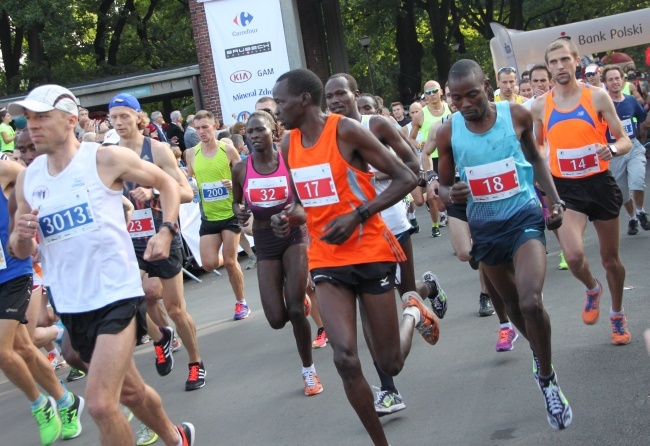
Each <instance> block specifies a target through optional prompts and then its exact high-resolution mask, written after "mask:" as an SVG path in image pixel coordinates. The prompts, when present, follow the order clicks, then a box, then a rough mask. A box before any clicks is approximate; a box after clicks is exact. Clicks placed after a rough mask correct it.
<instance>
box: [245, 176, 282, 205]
mask: <svg viewBox="0 0 650 446" xmlns="http://www.w3.org/2000/svg"><path fill="white" fill-rule="evenodd" d="M288 196H289V187H288V185H287V178H286V177H284V176H281V177H268V178H252V179H250V180H248V200H249V201H250V202H251V204H253V205H255V206H258V207H261V208H270V207H273V206H277V205H279V204H283V203H286V201H287V197H288Z"/></svg>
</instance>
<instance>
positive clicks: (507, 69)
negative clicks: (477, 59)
mask: <svg viewBox="0 0 650 446" xmlns="http://www.w3.org/2000/svg"><path fill="white" fill-rule="evenodd" d="M516 72H517V69H516V68H514V67H503V68H499V72H498V74H501V73H516Z"/></svg>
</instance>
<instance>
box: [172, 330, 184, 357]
mask: <svg viewBox="0 0 650 446" xmlns="http://www.w3.org/2000/svg"><path fill="white" fill-rule="evenodd" d="M181 348H183V341H181V338H179V337H178V333H174V340H173V341H172V353H176V352H177V351H179V350H180V349H181Z"/></svg>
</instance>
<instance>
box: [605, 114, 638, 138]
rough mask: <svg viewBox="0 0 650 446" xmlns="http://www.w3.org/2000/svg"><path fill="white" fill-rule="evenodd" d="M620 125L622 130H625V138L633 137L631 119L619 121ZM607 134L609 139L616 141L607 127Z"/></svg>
mask: <svg viewBox="0 0 650 446" xmlns="http://www.w3.org/2000/svg"><path fill="white" fill-rule="evenodd" d="M621 124H623V129H625V133H627V136H629V137H630V138H633V137H634V125H633V124H632V119H630V118H628V119H621ZM607 132H608V133H609V139H613V140H616V137H615V136H614V135H612V131H611V130H610V129H609V127H607Z"/></svg>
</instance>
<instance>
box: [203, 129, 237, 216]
mask: <svg viewBox="0 0 650 446" xmlns="http://www.w3.org/2000/svg"><path fill="white" fill-rule="evenodd" d="M194 150H195V152H194V176H195V177H196V182H197V184H198V187H199V193H200V195H201V205H202V207H203V216H204V218H205V219H206V220H208V221H220V220H227V219H229V218H232V217H234V216H235V214H234V213H233V211H232V189H230V190H228V189H226V188H225V187H224V186H223V184H221V181H222V180H231V181H232V172H231V170H230V163H229V162H228V154H227V153H226V144H225V143H223V142H219V148H218V149H217V153H216V154H215V155H214V156H213V157H211V158H206V157H205V156H203V152H202V151H201V143H199V144H198V145H197V146H196V147H195V148H194Z"/></svg>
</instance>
